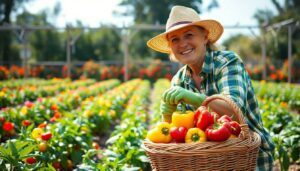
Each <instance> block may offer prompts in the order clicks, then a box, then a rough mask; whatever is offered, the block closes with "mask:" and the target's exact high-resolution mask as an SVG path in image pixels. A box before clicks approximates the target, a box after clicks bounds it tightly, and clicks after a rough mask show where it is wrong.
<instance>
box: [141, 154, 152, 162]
mask: <svg viewBox="0 0 300 171" xmlns="http://www.w3.org/2000/svg"><path fill="white" fill-rule="evenodd" d="M139 160H140V161H142V162H145V163H149V162H150V161H149V158H148V157H147V156H145V155H142V156H140V157H139Z"/></svg>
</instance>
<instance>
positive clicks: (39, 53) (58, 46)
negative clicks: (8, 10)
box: [16, 11, 65, 61]
mask: <svg viewBox="0 0 300 171" xmlns="http://www.w3.org/2000/svg"><path fill="white" fill-rule="evenodd" d="M47 19H48V14H47V13H46V12H45V11H44V12H41V13H39V14H31V13H29V12H28V11H24V12H23V13H21V14H20V15H18V16H17V20H16V24H17V25H31V26H51V24H50V23H49V22H48V21H47ZM28 40H29V41H28V44H29V45H31V46H32V48H31V51H32V58H33V60H36V61H45V60H47V61H57V60H61V59H63V58H64V56H65V45H64V44H63V33H60V32H58V31H57V30H35V31H32V32H30V33H29V37H28Z"/></svg>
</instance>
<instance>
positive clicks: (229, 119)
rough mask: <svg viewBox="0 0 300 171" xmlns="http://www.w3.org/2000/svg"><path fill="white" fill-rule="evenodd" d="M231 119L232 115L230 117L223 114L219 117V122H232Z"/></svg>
mask: <svg viewBox="0 0 300 171" xmlns="http://www.w3.org/2000/svg"><path fill="white" fill-rule="evenodd" d="M230 121H231V117H229V116H228V115H223V116H221V117H220V118H219V119H218V122H220V123H223V122H230Z"/></svg>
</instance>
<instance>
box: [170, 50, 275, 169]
mask: <svg viewBox="0 0 300 171" xmlns="http://www.w3.org/2000/svg"><path fill="white" fill-rule="evenodd" d="M191 73H192V70H191V69H190V68H189V67H188V66H187V65H185V66H183V67H182V68H181V69H180V70H179V71H178V72H177V73H176V75H175V76H174V77H173V79H172V81H171V84H172V86H176V85H177V86H178V84H180V85H179V86H181V87H183V88H185V89H188V90H190V91H193V92H198V93H203V94H205V95H206V96H211V95H214V94H222V95H225V96H227V97H229V98H231V99H232V100H233V101H234V102H235V103H236V105H237V106H238V107H239V108H240V109H241V111H242V112H243V114H244V116H245V118H246V121H247V124H248V125H249V128H250V129H251V130H253V131H255V132H257V133H258V134H259V135H260V136H261V140H262V143H261V147H260V151H259V157H258V160H257V170H271V169H272V165H273V157H272V153H273V150H274V143H273V141H272V138H271V136H270V135H269V133H268V132H267V131H266V130H265V128H264V127H263V124H262V119H261V114H260V110H259V106H258V102H257V99H256V96H255V93H254V90H253V87H252V83H251V79H250V77H249V75H248V73H247V72H246V70H245V68H244V64H243V61H242V60H241V59H240V58H239V56H238V55H237V54H235V53H233V52H231V51H210V50H208V51H207V53H206V56H205V61H204V63H203V66H202V72H201V73H200V77H202V80H203V81H202V82H201V88H200V90H198V89H197V88H196V86H195V82H194V80H193V78H192V77H191ZM187 108H191V109H192V110H195V108H194V107H193V106H187Z"/></svg>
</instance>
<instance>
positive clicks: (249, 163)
mask: <svg viewBox="0 0 300 171" xmlns="http://www.w3.org/2000/svg"><path fill="white" fill-rule="evenodd" d="M214 99H222V100H225V101H226V102H227V103H228V104H229V105H230V106H231V107H232V108H233V110H234V112H235V113H234V116H235V117H236V120H237V121H238V122H239V123H240V125H241V127H242V131H241V133H240V135H239V137H238V138H235V139H229V140H227V141H224V142H204V143H190V144H187V143H178V144H176V143H169V144H164V143H152V142H150V141H148V140H145V141H144V142H143V148H144V149H145V151H146V153H147V155H148V157H149V159H150V163H151V167H152V169H153V170H155V171H162V170H166V171H171V170H174V171H175V170H178V171H179V170H180V171H190V170H191V171H192V170H193V171H194V170H201V171H215V170H243V171H245V170H246V171H250V170H255V167H256V160H257V156H258V150H259V146H260V142H261V139H260V136H259V135H258V134H257V133H255V132H252V131H250V130H249V127H248V125H247V124H246V122H245V119H244V117H243V115H242V114H241V111H240V110H239V109H238V108H237V107H236V105H235V104H234V103H233V102H232V101H231V100H230V99H229V98H226V97H223V96H220V95H214V96H211V97H209V98H207V99H206V100H205V101H204V102H203V104H202V105H204V106H207V105H208V103H209V102H210V101H212V100H214Z"/></svg>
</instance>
